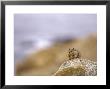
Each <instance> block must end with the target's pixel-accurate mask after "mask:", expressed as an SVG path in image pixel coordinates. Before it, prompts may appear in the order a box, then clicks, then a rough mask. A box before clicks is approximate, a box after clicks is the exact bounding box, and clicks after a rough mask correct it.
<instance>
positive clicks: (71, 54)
mask: <svg viewBox="0 0 110 89" xmlns="http://www.w3.org/2000/svg"><path fill="white" fill-rule="evenodd" d="M68 57H69V60H72V59H75V58H80V57H81V55H80V52H79V51H78V50H76V49H74V48H72V49H69V52H68Z"/></svg>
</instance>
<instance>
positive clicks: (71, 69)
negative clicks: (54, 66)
mask: <svg viewBox="0 0 110 89" xmlns="http://www.w3.org/2000/svg"><path fill="white" fill-rule="evenodd" d="M54 75H55V76H70V75H71V76H96V75H97V63H96V62H93V61H90V60H87V59H79V58H77V59H74V60H68V61H66V62H64V63H63V64H62V65H61V66H60V68H59V69H58V71H57V72H56V73H55V74H54Z"/></svg>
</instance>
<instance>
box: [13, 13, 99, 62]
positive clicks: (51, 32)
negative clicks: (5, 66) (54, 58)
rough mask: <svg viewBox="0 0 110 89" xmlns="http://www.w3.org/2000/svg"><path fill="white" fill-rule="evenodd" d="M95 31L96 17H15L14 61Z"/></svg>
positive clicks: (77, 15)
mask: <svg viewBox="0 0 110 89" xmlns="http://www.w3.org/2000/svg"><path fill="white" fill-rule="evenodd" d="M96 31H97V15H96V14H15V15H14V54H15V62H17V61H20V60H22V59H23V57H25V56H26V55H28V54H29V53H31V52H34V51H38V50H40V49H43V48H45V47H48V46H51V45H52V44H53V43H54V42H55V41H64V40H68V39H74V38H78V37H81V36H86V35H88V34H90V33H94V32H96Z"/></svg>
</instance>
